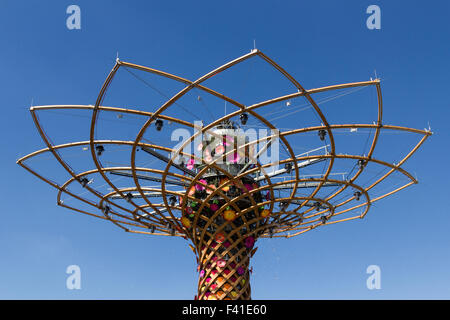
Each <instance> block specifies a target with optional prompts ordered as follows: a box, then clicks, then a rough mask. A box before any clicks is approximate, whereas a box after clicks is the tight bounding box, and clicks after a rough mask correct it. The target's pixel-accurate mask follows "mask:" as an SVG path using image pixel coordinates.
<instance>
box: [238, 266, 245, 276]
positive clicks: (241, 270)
mask: <svg viewBox="0 0 450 320" xmlns="http://www.w3.org/2000/svg"><path fill="white" fill-rule="evenodd" d="M237 273H238V275H240V276H242V275H243V274H244V273H245V269H244V268H243V267H239V268H237Z"/></svg>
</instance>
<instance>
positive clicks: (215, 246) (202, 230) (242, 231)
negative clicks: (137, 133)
mask: <svg viewBox="0 0 450 320" xmlns="http://www.w3.org/2000/svg"><path fill="white" fill-rule="evenodd" d="M213 133H214V134H213V135H212V138H211V137H210V139H209V140H204V139H203V140H202V143H201V144H200V145H199V146H195V147H196V148H197V151H201V152H202V158H203V163H201V164H196V163H194V162H193V160H192V159H191V162H190V163H189V164H188V165H190V169H197V170H202V169H205V167H206V170H204V171H203V172H204V173H203V174H202V176H201V177H200V178H199V179H198V180H197V181H198V182H199V183H198V184H196V185H195V186H193V187H191V189H190V190H187V192H188V195H189V196H190V197H192V198H189V199H188V200H187V203H186V207H185V212H184V215H183V217H182V222H183V225H184V226H185V227H186V228H188V229H189V230H190V231H191V232H192V233H193V236H194V239H195V240H196V241H195V243H196V246H197V248H196V250H195V251H196V253H197V259H198V271H199V272H200V275H199V280H198V291H197V298H198V299H199V300H236V299H243V300H249V299H251V290H250V270H249V264H250V258H251V256H253V254H254V253H255V251H256V248H255V247H254V245H255V242H256V240H257V238H258V236H259V235H261V234H262V233H263V232H264V226H265V224H266V221H267V219H266V218H267V216H268V215H269V211H268V210H267V209H265V208H264V207H263V206H261V205H260V203H261V202H262V196H261V193H260V192H259V191H256V190H255V189H258V188H259V183H258V182H256V181H255V179H254V177H251V176H247V175H244V176H242V177H240V178H239V179H234V177H237V176H238V175H240V174H241V172H242V171H245V170H246V169H247V168H249V166H250V164H249V161H250V160H249V159H251V157H252V156H253V155H252V154H251V150H249V148H248V147H246V148H239V146H242V145H245V143H246V139H245V137H244V136H243V135H242V134H241V133H238V130H236V127H235V126H234V124H233V123H230V122H226V123H223V124H221V125H219V126H218V127H217V128H215V130H214V132H213ZM233 150H234V151H233ZM213 161H214V164H215V165H216V166H217V167H218V168H220V170H218V169H217V168H214V167H213V166H209V165H208V164H209V163H211V162H213ZM232 179H234V180H233V181H230V180H232ZM252 190H255V191H252ZM193 199H198V200H199V201H196V200H193ZM192 228H194V229H195V230H193V229H192Z"/></svg>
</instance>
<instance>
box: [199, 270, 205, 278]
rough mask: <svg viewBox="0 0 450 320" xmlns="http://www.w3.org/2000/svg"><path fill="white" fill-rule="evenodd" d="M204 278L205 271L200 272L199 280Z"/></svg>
mask: <svg viewBox="0 0 450 320" xmlns="http://www.w3.org/2000/svg"><path fill="white" fill-rule="evenodd" d="M204 276H205V270H200V278H203V277H204Z"/></svg>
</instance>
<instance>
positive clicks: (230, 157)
mask: <svg viewBox="0 0 450 320" xmlns="http://www.w3.org/2000/svg"><path fill="white" fill-rule="evenodd" d="M240 159H241V157H239V154H237V153H233V154H229V155H228V156H227V161H228V162H229V163H237V162H238V161H239V160H240Z"/></svg>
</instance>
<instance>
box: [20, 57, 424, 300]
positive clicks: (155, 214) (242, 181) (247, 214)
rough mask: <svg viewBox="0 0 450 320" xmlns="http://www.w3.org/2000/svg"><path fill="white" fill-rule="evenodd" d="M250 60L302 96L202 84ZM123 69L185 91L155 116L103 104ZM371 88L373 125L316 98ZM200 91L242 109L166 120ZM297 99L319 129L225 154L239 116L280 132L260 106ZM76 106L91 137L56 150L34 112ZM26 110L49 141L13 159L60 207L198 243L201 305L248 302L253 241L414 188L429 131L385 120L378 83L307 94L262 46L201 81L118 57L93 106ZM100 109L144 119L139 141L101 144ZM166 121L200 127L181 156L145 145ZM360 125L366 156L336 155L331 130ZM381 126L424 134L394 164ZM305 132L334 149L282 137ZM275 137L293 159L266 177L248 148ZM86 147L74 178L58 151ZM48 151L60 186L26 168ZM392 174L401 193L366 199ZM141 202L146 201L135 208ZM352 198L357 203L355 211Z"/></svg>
mask: <svg viewBox="0 0 450 320" xmlns="http://www.w3.org/2000/svg"><path fill="white" fill-rule="evenodd" d="M254 56H258V57H260V58H262V59H263V60H264V61H265V62H267V63H268V64H269V65H270V66H272V67H273V68H275V69H276V70H277V71H278V72H280V73H281V74H282V75H283V76H284V77H285V78H287V79H288V80H289V81H290V82H291V83H292V84H293V85H294V86H295V87H296V88H297V91H296V92H293V93H291V94H288V95H284V96H279V97H276V98H273V99H270V100H266V101H262V102H258V103H255V104H252V105H244V104H243V103H240V102H238V101H236V100H234V99H232V98H231V97H228V96H225V95H223V94H221V93H219V92H216V91H214V90H212V89H210V88H208V87H206V86H204V85H202V83H203V82H205V81H206V80H208V79H210V78H211V77H213V76H215V75H217V74H219V73H221V72H223V71H225V70H227V69H229V68H232V67H233V66H235V65H237V64H239V63H241V62H243V61H245V60H247V59H249V58H251V57H254ZM122 67H127V68H131V69H136V70H140V71H143V72H148V73H152V74H155V75H158V76H162V77H166V78H169V79H172V80H174V81H177V82H180V83H182V84H183V85H184V88H183V89H182V90H181V91H179V92H178V93H177V94H175V95H174V96H172V97H171V98H170V99H168V100H167V101H166V102H165V103H164V104H163V105H162V106H160V107H159V108H158V109H157V110H156V111H155V112H148V111H142V110H134V109H126V108H117V107H108V106H103V105H102V101H103V98H104V96H105V93H106V91H107V88H108V87H109V85H110V83H111V81H112V79H113V78H114V76H115V74H116V72H117V71H118V70H119V68H122ZM365 86H374V87H375V88H376V92H377V101H378V118H377V121H376V123H372V124H357V123H351V124H329V122H328V121H327V118H326V117H325V115H324V114H323V112H322V110H321V109H320V108H319V106H318V104H317V103H316V102H315V100H314V99H313V96H314V94H317V93H322V92H327V91H332V90H339V89H345V88H353V87H365ZM194 88H196V89H199V90H201V91H204V92H206V93H208V94H210V95H213V96H215V97H217V98H220V99H223V100H224V101H226V102H227V103H229V104H232V105H234V106H236V107H238V110H237V111H234V112H231V113H228V114H226V115H225V116H223V117H220V118H217V119H216V120H215V121H213V122H211V123H209V124H207V125H204V126H196V125H195V124H194V123H191V122H188V121H185V120H183V119H181V118H176V117H171V116H167V115H164V114H163V112H164V111H165V110H167V109H168V108H170V107H171V106H173V105H174V104H175V103H176V102H177V100H178V99H180V98H181V97H182V96H183V95H185V94H186V93H187V92H189V91H190V90H192V89H194ZM296 97H304V98H306V100H307V101H308V102H309V104H310V105H311V106H312V107H313V109H314V111H315V112H316V114H317V115H318V117H319V118H320V121H321V122H322V125H320V126H312V127H304V128H297V129H294V130H288V131H279V132H278V134H277V135H273V136H269V137H265V138H264V141H262V139H258V140H257V141H246V143H244V144H243V145H240V146H239V148H234V147H233V149H232V150H224V149H222V147H223V144H226V143H225V142H226V141H225V139H224V137H232V138H233V139H234V138H235V137H238V136H239V134H238V133H236V132H237V128H236V126H235V125H234V124H233V121H232V119H233V117H240V118H241V120H244V122H245V121H246V119H247V118H248V117H253V118H255V119H257V120H259V121H260V122H261V123H263V124H264V125H265V126H267V128H268V129H273V130H276V129H277V128H276V127H275V126H273V125H272V124H271V123H270V122H269V121H268V120H267V119H265V118H264V117H263V116H262V115H260V114H259V113H258V109H259V108H262V107H264V106H267V105H271V104H275V103H278V102H283V101H289V100H290V99H293V98H296ZM74 109H82V110H88V111H91V112H92V120H91V124H90V132H89V140H86V141H79V142H73V143H66V144H61V145H53V144H52V142H51V141H50V138H49V137H48V136H47V134H46V132H44V130H43V127H42V126H41V124H40V121H39V119H38V116H37V113H38V112H41V111H44V110H62V111H66V110H74ZM30 111H31V115H32V117H33V120H34V123H35V125H36V127H37V129H38V131H39V134H40V135H41V137H42V139H43V141H44V143H45V144H46V148H44V149H41V150H39V151H36V152H34V153H31V154H29V155H27V156H25V157H23V158H21V159H19V160H18V161H17V163H18V164H19V165H21V166H22V167H23V168H25V169H26V170H28V171H29V172H31V173H32V174H34V175H35V176H37V177H38V178H40V179H42V180H43V181H45V182H46V183H48V184H50V185H51V186H52V187H54V188H56V189H57V190H58V195H57V203H58V205H60V206H62V207H65V208H68V209H71V210H74V211H77V212H81V213H85V214H88V215H91V216H95V217H97V218H101V219H104V220H108V221H111V222H112V223H114V224H115V225H117V226H118V227H120V228H122V229H123V230H125V231H127V232H133V233H142V234H150V235H162V236H177V237H183V238H185V239H188V240H190V241H191V242H192V245H191V248H192V250H193V251H194V253H195V255H196V258H197V261H198V265H199V269H198V271H199V272H200V277H199V283H198V292H197V298H198V299H250V298H251V291H250V281H249V277H250V269H249V260H250V258H251V256H252V255H253V254H254V253H255V251H256V248H255V247H254V244H255V241H256V240H257V239H259V238H267V237H271V238H272V237H274V238H276V237H286V238H289V237H294V236H297V235H300V234H303V233H305V232H307V231H310V230H313V229H315V228H316V227H319V226H324V225H330V224H335V223H338V222H344V221H350V220H353V219H359V218H364V216H365V215H366V214H367V212H368V210H369V208H370V206H371V204H372V203H373V202H375V201H378V200H380V199H382V198H384V197H387V196H389V195H392V194H394V193H396V192H397V191H400V190H402V189H404V188H406V187H408V186H410V185H411V184H415V183H417V180H416V179H415V178H414V177H413V176H412V175H411V174H410V173H408V172H407V171H405V170H404V169H403V168H402V165H403V164H404V162H405V161H406V160H407V159H408V158H410V157H411V156H412V155H413V153H414V152H415V151H416V150H417V149H418V148H419V147H420V146H421V145H422V144H423V143H424V141H425V140H426V139H427V138H428V137H429V136H430V135H431V132H430V131H429V130H417V129H412V128H406V127H400V126H393V125H385V124H383V122H382V116H383V108H382V96H381V88H380V81H379V80H378V79H375V80H371V81H364V82H355V83H346V84H339V85H333V86H326V87H321V88H316V89H309V90H306V89H304V88H303V87H302V86H301V85H300V83H299V82H298V81H297V80H295V79H294V78H293V77H292V76H291V75H290V74H289V73H288V72H286V71H285V70H284V69H283V68H282V67H281V66H279V65H278V64H277V63H275V62H274V61H273V60H272V59H270V58H269V57H268V56H266V55H265V54H264V53H262V52H261V51H259V50H256V49H254V50H252V51H251V52H250V53H249V54H246V55H243V56H241V57H239V58H238V59H235V60H233V61H230V62H228V63H226V64H224V65H222V66H220V67H219V68H217V69H214V70H213V71H211V72H209V73H207V74H205V75H204V76H202V77H200V78H199V79H197V80H195V81H190V80H187V79H184V78H181V77H179V76H176V75H173V74H169V73H166V72H163V71H159V70H155V69H152V68H148V67H144V66H141V65H136V64H132V63H128V62H124V61H120V60H119V59H117V61H116V64H115V65H114V67H113V69H112V71H111V72H110V74H109V75H108V77H107V78H106V81H105V82H104V84H103V86H102V87H101V90H100V93H99V95H98V98H97V100H96V102H95V105H93V106H86V105H51V106H36V107H31V109H30ZM100 112H111V113H117V112H120V113H121V114H124V115H126V114H131V115H136V116H142V117H144V118H145V119H146V121H145V124H144V125H143V126H142V127H141V128H140V130H139V133H138V134H137V136H136V139H135V140H134V141H122V140H97V139H96V138H95V133H96V122H97V119H98V114H99V113H100ZM164 122H172V123H177V124H179V125H180V126H185V127H186V128H190V129H194V128H195V129H197V131H196V133H195V134H194V135H192V136H191V137H190V138H189V139H187V140H186V141H185V142H184V145H183V146H182V147H181V148H178V149H177V150H174V149H173V148H170V147H168V146H164V145H157V144H151V143H147V142H145V141H144V140H143V136H144V133H145V132H146V130H149V128H150V127H151V125H152V124H155V127H156V129H157V130H160V129H161V128H162V126H163V123H164ZM358 128H370V129H373V130H374V131H373V132H374V134H373V140H372V143H371V146H370V149H369V151H368V153H367V155H364V156H361V155H351V154H342V153H339V152H338V150H336V145H335V140H334V136H333V134H334V132H335V131H336V130H341V129H349V130H350V129H358ZM151 130H155V129H151ZM382 130H396V131H405V132H409V133H415V134H419V135H421V136H422V137H421V139H420V141H419V142H418V143H417V145H415V147H413V148H412V150H410V152H409V153H408V154H407V155H406V156H405V157H404V158H403V159H402V160H401V161H399V162H398V163H396V164H391V163H388V162H386V161H383V160H382V159H376V158H374V157H373V153H374V150H375V148H376V146H377V142H378V137H379V135H380V132H381V131H382ZM274 132H275V131H274ZM308 132H316V133H317V134H318V135H319V137H320V139H321V140H323V139H324V137H327V139H328V141H329V144H328V145H327V146H325V147H324V148H323V149H321V150H323V151H324V152H322V153H320V154H314V155H311V154H306V155H300V156H298V155H295V153H294V151H293V149H292V148H291V146H290V144H289V143H288V141H287V139H286V138H287V137H290V136H293V135H301V134H304V133H308ZM207 134H209V135H210V136H213V137H215V140H214V139H212V140H214V141H215V142H214V143H211V142H205V143H204V145H203V146H202V150H201V151H202V156H201V157H198V156H197V155H195V154H192V153H185V152H184V151H183V150H184V149H183V148H184V146H186V145H187V144H189V143H192V142H193V141H194V139H195V138H196V137H197V136H198V135H200V136H206V135H207ZM274 139H279V141H280V143H281V144H283V145H284V147H285V148H286V150H287V152H288V153H289V154H290V157H288V158H285V159H280V161H279V165H280V166H281V167H282V169H279V170H278V171H275V172H270V173H268V172H267V169H268V168H270V167H272V166H273V165H274V164H273V163H266V164H262V163H260V161H259V153H258V154H255V153H249V148H250V147H252V146H254V145H255V144H257V143H262V142H264V143H265V144H263V146H264V147H263V148H262V149H264V148H266V147H268V146H269V145H270V143H271V142H272V141H274ZM233 141H234V140H233ZM208 143H209V144H210V145H208ZM221 143H223V144H221ZM111 145H120V146H123V145H126V146H128V147H130V148H131V150H132V151H131V155H130V165H129V166H109V167H108V166H103V165H102V163H101V161H100V159H101V156H102V153H103V152H108V148H109V147H110V146H111ZM208 146H209V147H208ZM80 147H87V148H89V149H90V153H91V156H92V161H93V164H94V167H93V168H92V169H91V170H88V171H85V172H75V171H74V170H73V169H72V168H71V166H70V165H69V162H67V161H66V160H65V159H64V158H63V157H62V156H61V155H60V153H61V151H62V150H64V149H70V148H80ZM139 150H141V151H143V152H145V153H148V155H149V156H150V157H155V158H157V159H158V160H159V161H162V162H164V164H165V169H164V170H160V169H152V168H148V167H140V166H138V165H137V164H136V152H137V151H139ZM205 150H208V151H207V154H206V157H205V156H203V155H204V154H205V153H204V152H205ZM212 150H215V151H217V150H218V152H216V153H215V154H213V155H212V154H211V151H212ZM169 152H170V153H176V154H178V155H179V157H178V158H175V157H167V156H165V154H166V153H169ZM236 152H237V153H236ZM45 153H50V154H52V155H53V156H54V157H55V158H56V160H57V161H58V162H59V163H60V164H61V166H62V167H63V168H64V169H65V170H66V171H67V172H68V173H69V174H70V176H71V178H70V179H69V180H67V181H66V182H65V183H64V184H58V183H56V182H53V181H51V180H50V179H49V178H46V177H45V176H43V175H41V174H39V173H38V172H37V171H36V170H34V169H33V168H31V166H29V165H28V164H27V162H28V160H31V159H33V158H34V157H36V156H38V155H41V154H45ZM236 154H239V155H241V156H242V155H244V156H243V157H242V158H243V160H242V161H234V162H233V161H232V162H231V163H226V161H225V164H220V163H219V162H220V161H219V160H220V159H222V160H223V159H224V158H225V159H228V158H227V157H228V156H229V155H236ZM189 159H191V160H194V161H193V162H191V163H190V165H187V164H186V162H187V161H190V160H189ZM337 159H350V160H351V161H354V162H355V163H356V164H357V170H356V171H355V172H354V174H353V175H352V176H350V177H348V178H346V179H335V178H333V176H332V175H331V173H332V168H333V164H334V162H335V161H336V160H337ZM322 161H326V162H327V167H326V171H325V172H324V174H323V175H321V176H320V177H302V176H301V175H300V170H301V169H302V168H303V167H306V166H309V165H313V164H314V163H316V162H322ZM369 163H376V164H378V165H381V166H385V167H386V168H387V169H388V171H387V172H386V173H385V174H384V175H383V176H381V177H380V178H379V179H377V180H376V181H374V182H373V183H372V184H370V185H368V186H361V185H358V184H357V179H358V177H359V176H360V175H361V174H362V172H363V171H364V169H365V167H366V166H367V164H369ZM394 172H397V173H400V174H403V175H404V176H405V177H407V178H408V182H407V183H405V184H404V185H402V186H400V187H398V188H396V189H395V190H391V191H390V192H387V193H385V194H382V195H380V196H378V197H375V198H370V196H369V191H370V190H371V189H372V188H374V187H375V186H376V185H378V184H379V183H380V182H381V181H383V180H384V179H386V178H388V177H389V176H390V175H391V174H392V173H394ZM92 174H99V175H100V176H101V177H102V178H103V180H104V182H105V183H106V184H107V185H108V186H109V187H110V188H111V191H110V192H109V193H102V192H100V191H99V190H96V189H94V188H93V187H91V186H90V183H89V179H88V177H89V176H90V175H92ZM109 174H112V175H116V176H122V177H129V178H130V181H132V186H129V187H127V188H123V187H118V186H116V185H115V183H114V182H113V181H112V179H111V176H109ZM280 175H284V176H286V177H287V178H285V179H284V180H282V181H279V180H276V179H274V177H277V176H280ZM142 181H152V182H157V183H159V184H160V186H159V187H158V188H155V187H152V188H149V187H145V186H143V185H142V184H141V183H142ZM73 184H80V185H81V186H82V187H83V190H85V192H89V193H90V194H91V195H92V196H94V197H95V198H96V199H97V201H93V200H91V199H87V198H86V197H84V196H83V195H81V194H77V193H74V192H71V191H70V190H69V189H70V188H71V186H73ZM168 186H178V187H181V188H182V189H181V190H177V191H174V190H170V188H168ZM327 186H334V187H337V189H336V190H335V191H334V192H333V193H332V194H330V195H329V196H327V197H321V196H319V191H320V190H321V189H322V188H325V187H327ZM305 188H307V189H308V190H310V193H309V195H307V196H298V195H297V191H298V190H299V189H305ZM281 189H282V190H288V193H289V195H286V196H283V197H280V196H277V192H278V191H279V190H281ZM346 190H347V191H348V190H352V193H351V194H352V195H351V196H350V197H348V198H346V199H344V200H342V201H340V202H338V203H333V199H337V198H336V197H337V196H338V195H340V194H341V195H342V194H343V193H344V191H346ZM63 194H66V195H69V196H71V197H73V198H75V199H78V200H79V201H80V202H81V203H83V204H85V205H86V206H88V207H92V210H91V211H89V210H86V209H85V208H84V207H83V208H80V207H74V206H71V205H68V204H66V203H64V201H62V199H61V197H62V195H63ZM121 199H122V200H125V201H127V203H128V204H129V205H130V206H132V208H133V209H130V208H129V207H126V206H124V205H123V204H121V203H119V202H118V201H119V200H121ZM138 200H139V201H144V202H143V203H142V204H139V203H138ZM353 202H354V205H349V204H352V203H353ZM355 211H360V212H358V213H357V214H352V215H350V216H345V215H344V214H345V213H347V214H349V213H350V214H351V213H354V212H355Z"/></svg>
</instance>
